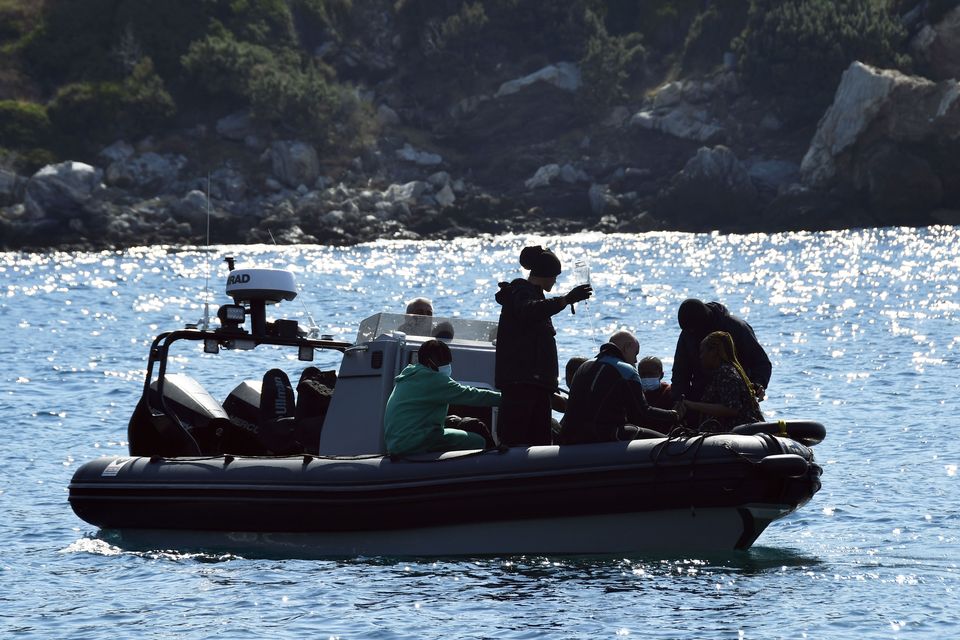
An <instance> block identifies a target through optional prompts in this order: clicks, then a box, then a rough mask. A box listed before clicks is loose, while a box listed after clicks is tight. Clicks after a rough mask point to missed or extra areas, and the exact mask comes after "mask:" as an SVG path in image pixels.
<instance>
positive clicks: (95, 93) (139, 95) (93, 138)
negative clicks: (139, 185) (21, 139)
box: [47, 58, 176, 146]
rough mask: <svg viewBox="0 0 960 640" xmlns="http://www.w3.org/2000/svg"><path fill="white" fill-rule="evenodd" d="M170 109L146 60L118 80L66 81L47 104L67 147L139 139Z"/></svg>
mask: <svg viewBox="0 0 960 640" xmlns="http://www.w3.org/2000/svg"><path fill="white" fill-rule="evenodd" d="M175 110H176V107H175V105H174V103H173V99H172V98H171V97H170V94H169V93H167V91H166V90H165V89H164V87H163V82H162V80H160V78H159V76H157V75H156V73H155V72H154V70H153V64H152V62H151V61H150V59H149V58H145V59H144V60H143V61H141V62H140V63H139V64H138V65H137V66H136V67H135V68H134V70H133V73H132V74H131V75H130V76H129V77H128V78H126V79H125V80H124V81H123V82H78V83H72V84H68V85H65V86H63V87H61V88H60V90H59V91H57V93H56V95H55V96H54V98H53V100H52V101H51V102H50V104H49V106H48V108H47V112H48V114H49V116H50V121H51V122H52V123H53V126H54V129H55V133H56V134H57V136H58V139H62V140H63V142H64V144H65V145H67V146H70V145H88V144H102V143H106V142H109V141H111V140H112V139H115V138H121V137H127V138H135V137H139V136H142V135H145V134H147V133H150V132H151V131H152V130H153V128H154V127H156V126H158V125H160V124H162V123H163V122H164V121H166V120H167V119H168V118H170V117H171V116H172V115H173V114H174V112H175ZM58 141H59V140H58Z"/></svg>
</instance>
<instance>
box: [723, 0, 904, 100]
mask: <svg viewBox="0 0 960 640" xmlns="http://www.w3.org/2000/svg"><path fill="white" fill-rule="evenodd" d="M905 39H906V33H905V31H904V29H903V27H902V26H901V25H900V23H899V22H898V21H897V20H896V18H895V17H893V16H891V15H890V14H889V13H887V10H886V9H885V8H883V7H882V6H878V5H877V4H876V3H875V2H873V1H871V0H782V1H780V0H753V2H752V4H751V7H750V13H749V17H748V23H747V28H746V30H745V31H744V33H743V36H742V37H741V38H739V39H738V42H737V44H736V48H737V51H738V52H739V64H740V69H741V71H742V72H743V76H744V79H745V80H746V81H747V82H748V83H749V84H750V85H751V86H752V87H753V88H754V89H755V90H758V91H762V92H765V93H768V94H770V95H773V96H776V97H779V98H781V99H782V102H783V104H785V105H791V103H792V106H793V111H794V113H793V114H792V115H793V116H794V118H797V119H809V118H816V117H819V115H820V114H821V113H822V111H823V109H824V108H825V107H826V105H828V104H829V103H830V101H831V100H832V96H833V93H834V91H835V90H836V87H837V83H838V82H839V80H840V75H841V74H842V73H843V71H844V69H846V68H847V67H848V66H849V65H850V63H851V62H853V61H855V60H860V61H862V62H865V63H868V64H873V65H877V66H882V67H898V68H905V67H907V66H909V64H910V60H909V58H908V57H906V56H904V55H902V54H900V53H899V51H900V50H902V49H903V48H904V47H903V45H904V41H905Z"/></svg>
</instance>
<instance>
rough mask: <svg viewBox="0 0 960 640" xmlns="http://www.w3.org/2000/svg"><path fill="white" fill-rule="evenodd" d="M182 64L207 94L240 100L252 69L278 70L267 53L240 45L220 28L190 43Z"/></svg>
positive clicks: (246, 91)
mask: <svg viewBox="0 0 960 640" xmlns="http://www.w3.org/2000/svg"><path fill="white" fill-rule="evenodd" d="M181 62H182V64H183V66H184V68H185V69H186V71H187V72H188V73H189V74H191V76H192V77H193V79H194V80H195V81H196V82H197V83H198V84H199V86H200V88H201V89H202V90H203V91H204V92H206V93H207V94H209V95H226V96H232V97H240V98H248V97H249V94H250V86H249V85H250V82H251V80H252V79H253V77H254V73H253V71H254V69H256V68H261V67H266V68H270V67H275V66H277V65H276V60H275V57H274V54H273V52H271V51H270V49H267V48H266V47H264V46H261V45H257V44H251V43H249V42H241V41H239V40H237V38H236V37H235V36H234V35H233V34H232V33H230V32H229V31H227V30H226V29H224V28H222V27H220V28H218V29H216V30H215V33H213V34H211V35H209V36H207V37H206V38H204V39H202V40H197V41H196V42H194V43H192V44H191V45H190V48H189V50H188V51H187V53H186V54H185V55H184V56H183V58H182V60H181Z"/></svg>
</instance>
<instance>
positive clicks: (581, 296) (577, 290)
mask: <svg viewBox="0 0 960 640" xmlns="http://www.w3.org/2000/svg"><path fill="white" fill-rule="evenodd" d="M592 295H593V287H591V286H590V285H588V284H578V285H577V286H575V287H574V288H573V289H571V290H570V293H568V294H567V295H565V296H564V297H563V298H564V300H566V301H567V304H573V303H575V302H580V301H582V300H586V299H587V298H589V297H590V296H592Z"/></svg>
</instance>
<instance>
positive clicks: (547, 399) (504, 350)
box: [496, 245, 593, 446]
mask: <svg viewBox="0 0 960 640" xmlns="http://www.w3.org/2000/svg"><path fill="white" fill-rule="evenodd" d="M520 266H522V267H523V268H524V269H529V270H530V275H529V276H528V277H527V278H517V279H515V280H513V281H512V282H501V283H500V284H499V287H500V290H499V291H497V294H496V300H497V303H498V304H499V305H500V321H499V323H498V324H497V362H496V385H497V388H498V389H500V390H501V391H502V392H503V403H502V405H501V408H500V414H499V417H498V421H497V432H498V434H499V437H500V441H501V442H502V443H503V444H505V445H507V446H514V445H547V444H550V443H551V440H552V437H551V416H552V414H551V402H552V399H553V397H554V396H555V395H556V394H557V391H558V388H559V386H558V380H557V378H558V376H559V369H560V367H559V363H558V362H557V358H558V356H557V342H556V337H555V336H556V335H557V332H556V330H555V329H554V328H553V322H552V321H551V318H552V317H553V316H555V315H557V314H558V313H560V312H561V311H563V310H564V309H566V308H567V305H571V311H572V310H573V307H572V305H573V304H574V303H576V302H580V301H582V300H586V299H587V298H589V297H590V296H591V295H592V294H593V289H592V288H591V286H590V285H589V284H582V285H579V286H576V287H574V288H573V289H572V290H571V291H570V292H569V293H567V294H566V295H562V296H557V297H551V298H547V297H546V296H545V295H544V292H548V293H549V292H550V291H551V290H552V289H553V286H554V285H555V284H556V283H557V276H558V275H560V271H561V267H560V260H559V259H558V258H557V256H556V255H554V254H553V252H552V251H550V250H549V249H544V248H543V247H541V246H539V245H538V246H534V247H524V249H523V251H521V252H520Z"/></svg>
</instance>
